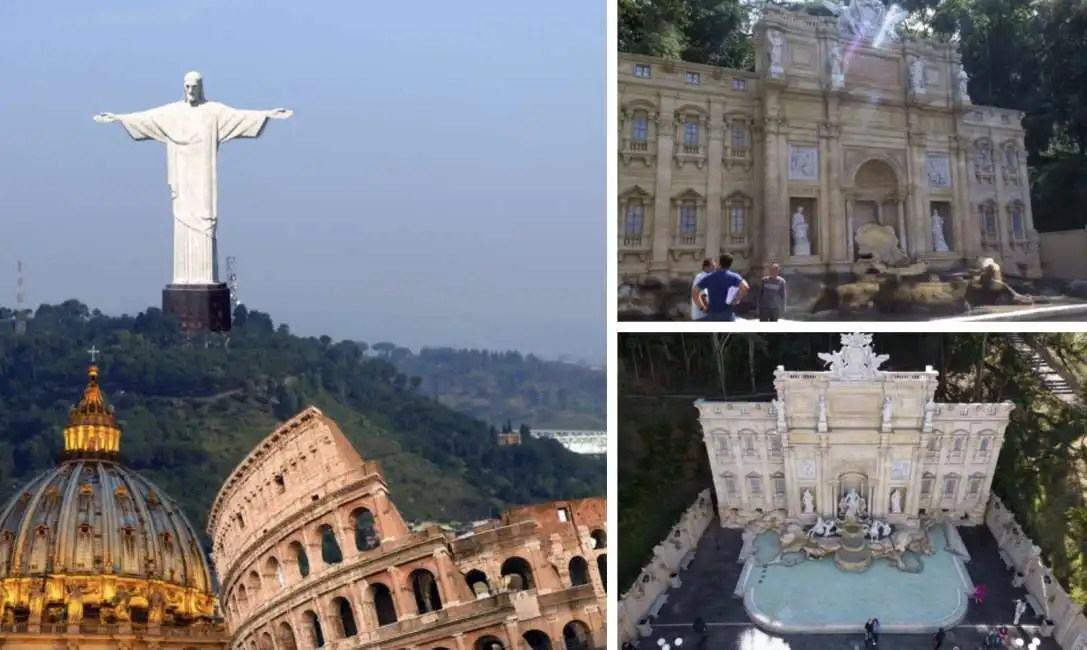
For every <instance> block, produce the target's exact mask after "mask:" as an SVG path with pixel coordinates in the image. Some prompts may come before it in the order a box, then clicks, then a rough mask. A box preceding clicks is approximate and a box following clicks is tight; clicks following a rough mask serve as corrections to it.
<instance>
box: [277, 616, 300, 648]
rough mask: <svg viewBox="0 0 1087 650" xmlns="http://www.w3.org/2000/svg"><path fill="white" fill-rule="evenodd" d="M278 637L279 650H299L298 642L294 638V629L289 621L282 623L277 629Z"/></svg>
mask: <svg viewBox="0 0 1087 650" xmlns="http://www.w3.org/2000/svg"><path fill="white" fill-rule="evenodd" d="M276 637H277V638H278V639H279V650H298V640H297V639H296V638H295V636H294V628H293V627H291V624H290V623H288V622H287V621H280V622H279V625H278V626H277V627H276Z"/></svg>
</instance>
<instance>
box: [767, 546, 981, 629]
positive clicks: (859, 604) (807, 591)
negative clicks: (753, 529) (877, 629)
mask: <svg viewBox="0 0 1087 650" xmlns="http://www.w3.org/2000/svg"><path fill="white" fill-rule="evenodd" d="M929 535H930V537H931V539H932V544H933V547H934V548H935V549H936V552H935V554H933V555H923V556H921V561H922V562H923V563H924V568H923V570H922V571H921V572H920V573H905V572H902V571H899V570H898V569H896V568H895V567H893V566H892V565H891V564H890V563H888V562H887V561H886V560H880V559H873V561H872V565H871V566H870V567H869V568H868V570H867V571H864V572H863V573H852V572H846V571H842V570H840V569H839V568H838V567H837V565H835V564H834V558H833V557H827V558H824V559H822V560H808V561H806V562H802V563H800V564H798V565H796V566H792V567H787V566H780V565H773V566H756V567H754V571H753V573H752V574H751V578H750V582H749V584H748V594H747V598H746V603H747V605H748V607H749V609H753V610H754V611H752V612H751V613H752V614H761V615H763V616H765V617H767V618H769V619H771V620H773V621H776V622H778V623H780V624H784V625H787V626H789V627H794V628H798V627H819V626H823V625H832V626H842V625H846V626H860V625H863V624H864V621H866V620H867V619H869V618H871V617H873V616H874V617H876V618H878V619H879V620H880V623H881V624H882V626H883V629H885V630H886V629H887V628H888V627H889V626H925V627H930V626H932V627H935V626H939V625H942V624H946V622H947V619H948V618H950V617H953V616H954V615H955V614H956V610H958V609H959V608H960V607H961V602H962V596H961V594H963V593H964V592H966V590H967V589H968V586H967V584H966V583H965V582H964V581H963V579H962V577H960V574H959V569H958V568H957V567H956V564H957V563H958V562H959V560H958V559H957V558H956V557H955V556H954V555H952V554H951V553H948V552H947V551H945V550H944V546H945V545H946V537H945V533H944V529H943V527H942V526H936V527H934V528H933V529H932V530H930V531H929ZM768 541H769V540H763V539H762V538H761V536H760V538H757V539H756V540H755V550H756V556H761V555H765V554H766V553H767V552H768V549H765V550H764V549H760V548H759V547H760V546H764V544H766V542H768ZM771 543H773V542H771ZM759 550H763V553H761V554H760V553H759ZM759 559H760V560H761V559H762V557H759Z"/></svg>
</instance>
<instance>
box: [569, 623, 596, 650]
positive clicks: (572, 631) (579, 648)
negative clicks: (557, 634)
mask: <svg viewBox="0 0 1087 650" xmlns="http://www.w3.org/2000/svg"><path fill="white" fill-rule="evenodd" d="M562 642H563V644H565V646H566V650H591V648H592V647H593V635H592V632H590V631H589V626H588V625H586V624H585V623H583V622H582V621H579V620H577V619H574V620H572V621H570V622H569V623H567V624H566V625H564V626H562Z"/></svg>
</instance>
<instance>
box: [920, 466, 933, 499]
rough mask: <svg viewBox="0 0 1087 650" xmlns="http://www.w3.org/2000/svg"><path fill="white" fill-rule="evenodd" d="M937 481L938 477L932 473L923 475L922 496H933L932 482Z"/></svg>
mask: <svg viewBox="0 0 1087 650" xmlns="http://www.w3.org/2000/svg"><path fill="white" fill-rule="evenodd" d="M935 480H936V476H935V475H934V474H932V473H931V472H925V473H924V474H922V475H921V496H922V497H926V498H927V497H931V496H932V482H933V481H935Z"/></svg>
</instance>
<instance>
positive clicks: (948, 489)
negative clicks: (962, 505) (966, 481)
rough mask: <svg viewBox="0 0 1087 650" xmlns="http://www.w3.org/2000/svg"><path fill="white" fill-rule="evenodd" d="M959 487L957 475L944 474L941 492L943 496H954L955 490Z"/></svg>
mask: <svg viewBox="0 0 1087 650" xmlns="http://www.w3.org/2000/svg"><path fill="white" fill-rule="evenodd" d="M958 488H959V475H958V474H947V475H945V476H944V484H943V492H942V495H943V496H945V497H953V496H955V491H956V490H958Z"/></svg>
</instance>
